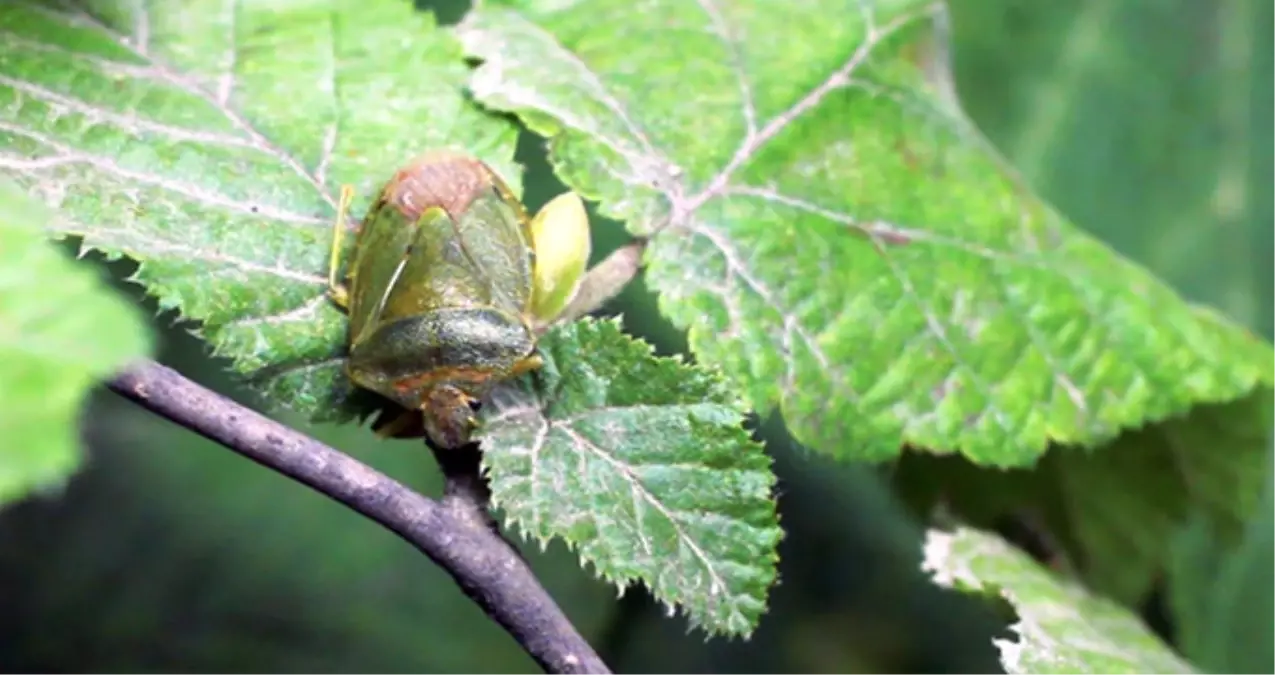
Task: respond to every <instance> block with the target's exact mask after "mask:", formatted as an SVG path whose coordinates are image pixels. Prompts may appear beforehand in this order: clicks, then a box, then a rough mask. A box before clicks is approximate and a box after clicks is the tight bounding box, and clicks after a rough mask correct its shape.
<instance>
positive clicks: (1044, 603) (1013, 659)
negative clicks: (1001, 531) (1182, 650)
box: [924, 528, 1194, 673]
mask: <svg viewBox="0 0 1275 675" xmlns="http://www.w3.org/2000/svg"><path fill="white" fill-rule="evenodd" d="M924 567H925V569H926V570H927V571H928V572H930V573H931V574H932V575H933V576H934V579H935V581H936V582H938V583H939V584H940V585H943V586H948V587H951V588H956V589H959V590H963V591H966V592H971V593H973V592H979V593H984V594H988V595H992V594H994V595H998V596H1000V597H1001V598H1004V599H1005V600H1006V601H1008V602H1009V604H1010V606H1011V607H1012V608H1013V609H1014V611H1015V612H1016V613H1017V615H1018V617H1017V621H1015V622H1014V623H1013V624H1011V626H1010V628H1011V629H1012V630H1013V632H1014V633H1015V634H1016V635H1015V637H1014V638H1011V639H996V640H994V642H995V644H996V647H997V648H998V649H999V650H1000V653H1001V662H1002V664H1003V665H1004V666H1005V670H1006V672H1009V673H1190V672H1194V671H1193V669H1192V668H1191V666H1190V665H1189V664H1187V663H1185V662H1184V661H1183V660H1182V659H1181V658H1179V657H1178V656H1177V655H1176V654H1174V653H1173V651H1172V650H1171V649H1170V648H1169V647H1168V646H1167V645H1165V644H1164V643H1163V642H1161V641H1160V640H1159V639H1158V638H1157V637H1156V636H1155V635H1154V634H1153V633H1152V632H1151V631H1150V630H1148V629H1147V627H1146V626H1145V625H1144V624H1143V623H1142V620H1141V619H1139V618H1138V616H1137V615H1135V614H1134V613H1132V612H1131V611H1129V610H1128V609H1127V608H1125V607H1122V606H1120V605H1118V604H1116V603H1114V602H1112V601H1110V600H1107V599H1104V598H1101V597H1098V596H1094V595H1092V594H1090V593H1089V592H1088V591H1086V590H1085V589H1084V588H1083V587H1081V586H1079V585H1077V584H1075V583H1074V582H1070V581H1065V580H1062V579H1059V578H1057V577H1055V576H1054V575H1052V574H1051V573H1050V572H1049V571H1047V570H1045V569H1044V568H1042V567H1040V566H1039V565H1038V564H1037V563H1036V562H1035V561H1033V560H1032V559H1031V558H1029V557H1028V556H1027V555H1026V554H1025V553H1023V552H1022V551H1020V550H1017V549H1015V548H1014V547H1012V546H1010V545H1009V544H1008V543H1006V542H1005V541H1003V540H1001V539H1000V538H999V537H996V536H995V535H992V534H988V533H985V532H981V531H979V530H973V529H968V528H959V529H957V530H956V531H954V532H942V531H938V530H931V531H930V532H929V534H928V535H927V539H926V544H925V562H924Z"/></svg>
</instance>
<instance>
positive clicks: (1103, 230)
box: [0, 0, 1275, 672]
mask: <svg viewBox="0 0 1275 675" xmlns="http://www.w3.org/2000/svg"><path fill="white" fill-rule="evenodd" d="M437 9H438V10H439V15H440V18H442V19H443V20H444V21H454V20H455V19H457V18H458V17H459V16H460V15H461V13H462V11H463V8H462V7H461V6H460V5H459V4H458V3H448V4H447V5H446V6H439V7H437ZM1272 13H1273V10H1272V3H1270V2H1269V0H1226V1H1219V2H1209V3H1204V2H1197V1H1194V0H1154V1H1153V0H1088V1H1081V2H1073V3H1047V2H1041V1H1040V0H957V1H956V2H953V3H952V41H953V47H954V53H953V60H954V66H955V70H956V84H957V89H958V92H959V95H960V97H961V100H962V103H963V105H964V107H965V108H966V110H967V111H968V112H969V113H970V115H971V116H972V117H974V119H975V120H976V121H977V122H978V123H979V125H980V126H981V127H982V128H983V130H984V131H985V133H986V134H987V135H988V136H989V137H990V138H991V139H992V140H993V141H994V142H995V143H996V144H997V145H998V146H999V147H1000V148H1001V149H1002V151H1003V152H1004V153H1005V154H1006V155H1007V156H1008V157H1009V158H1010V159H1011V160H1012V161H1013V162H1014V163H1015V164H1016V165H1017V166H1018V167H1019V168H1020V170H1021V171H1022V173H1023V174H1024V176H1025V177H1026V178H1027V179H1028V180H1029V181H1030V182H1031V183H1033V184H1034V185H1035V186H1036V188H1037V189H1038V190H1039V191H1040V192H1041V193H1042V194H1043V195H1044V197H1045V198H1047V199H1049V200H1050V201H1052V202H1053V203H1054V204H1055V205H1056V206H1057V207H1058V208H1059V209H1061V210H1062V211H1063V212H1064V213H1066V214H1067V215H1068V216H1070V217H1071V218H1072V219H1073V220H1074V221H1076V222H1077V223H1078V224H1079V225H1081V226H1082V227H1085V228H1087V229H1089V230H1090V231H1092V232H1094V233H1095V234H1097V235H1098V236H1101V237H1102V238H1104V239H1105V240H1106V241H1108V242H1110V243H1111V244H1112V245H1113V246H1115V247H1116V248H1117V249H1118V250H1120V251H1121V252H1122V253H1123V254H1125V255H1127V256H1129V257H1132V258H1135V259H1137V260H1139V261H1141V262H1143V263H1144V264H1146V265H1148V266H1149V267H1151V268H1152V269H1154V270H1155V271H1156V272H1158V273H1159V274H1161V275H1162V276H1164V277H1165V278H1167V279H1168V280H1169V281H1170V282H1172V283H1174V284H1175V285H1176V286H1177V287H1178V288H1179V289H1180V290H1181V291H1182V292H1183V293H1184V294H1186V295H1187V296H1188V297H1190V298H1192V299H1194V300H1198V301H1200V302H1206V303H1210V304H1213V305H1216V306H1217V307H1219V308H1221V309H1222V310H1223V311H1224V312H1226V313H1227V314H1229V315H1230V316H1232V317H1234V318H1235V319H1237V320H1239V321H1241V322H1243V323H1245V324H1247V325H1248V326H1250V327H1252V328H1253V329H1254V330H1255V331H1257V332H1259V333H1261V334H1263V335H1265V336H1267V337H1270V336H1271V334H1272V325H1271V324H1272V284H1271V282H1272V275H1273V274H1275V270H1273V269H1272V248H1273V247H1275V236H1273V232H1275V230H1273V228H1272V223H1273V221H1275V207H1273V205H1272V194H1271V188H1272V184H1273V183H1275V178H1273V176H1272V159H1273V158H1272V142H1273V141H1272V109H1271V108H1272V96H1273V93H1272V79H1273V77H1275V69H1273V67H1272V46H1273V42H1272V35H1271V27H1272V23H1273V22H1275V16H1272ZM519 152H520V158H521V159H522V160H523V161H524V162H525V163H526V164H527V166H528V167H529V171H528V174H527V175H528V181H527V188H526V193H527V202H528V204H529V206H532V207H536V206H539V204H541V203H543V202H544V201H546V200H547V199H548V198H549V197H551V196H552V195H554V194H556V193H557V192H558V191H560V190H561V189H562V187H561V186H560V185H559V184H558V183H557V182H556V181H555V180H554V178H553V177H552V175H551V173H550V171H549V170H548V168H547V165H546V163H545V159H544V154H543V144H542V142H541V141H540V140H539V139H537V138H534V137H530V136H524V137H523V139H522V145H521V146H520V150H519ZM595 237H596V239H595V251H596V255H597V256H599V257H600V256H602V255H605V253H606V252H607V251H609V250H611V249H612V248H614V247H615V246H617V245H619V244H620V243H622V242H623V235H622V234H621V230H620V228H619V227H618V226H615V225H614V224H610V223H599V225H598V226H597V228H596V230H595ZM107 269H109V270H110V272H111V274H113V275H114V276H115V278H116V279H122V278H123V277H124V276H126V275H127V274H128V272H129V271H130V268H129V265H127V264H117V265H111V266H107ZM120 287H121V288H125V289H126V291H127V292H128V293H130V294H131V296H132V297H134V298H136V299H137V301H138V302H139V303H142V304H144V305H146V306H147V307H150V308H152V309H153V304H150V303H148V302H146V300H145V299H144V298H143V297H142V296H141V294H140V293H139V292H138V291H137V289H135V288H128V287H125V286H123V285H122V284H120ZM610 311H612V312H614V313H620V314H623V316H624V318H625V322H626V325H627V327H628V328H629V330H630V331H632V332H633V333H635V334H637V335H640V336H642V337H644V338H646V339H647V340H650V341H651V342H653V343H655V344H656V345H657V346H658V348H659V349H660V350H661V351H664V352H673V351H679V350H682V349H683V347H684V343H683V338H682V336H681V335H680V334H679V333H678V332H677V331H675V330H674V329H672V328H671V327H670V326H669V325H668V324H667V323H665V322H664V321H663V320H662V319H661V318H660V317H659V316H658V315H657V314H656V312H655V308H654V302H653V298H652V297H651V296H650V295H649V294H648V293H647V292H646V290H645V289H644V288H642V287H641V284H634V285H633V286H632V287H631V288H630V289H628V290H627V291H626V292H625V293H624V295H623V296H621V298H620V299H619V300H618V301H617V302H615V303H614V304H613V305H612V306H611V307H610ZM153 313H154V312H152V314H153ZM173 318H174V317H173V316H171V315H168V314H165V315H160V316H158V317H156V320H155V325H156V327H157V330H158V331H160V332H161V334H162V336H163V348H162V353H161V355H160V356H161V360H162V361H164V362H165V363H168V364H169V365H172V366H174V367H176V368H178V369H179V370H181V371H182V372H184V373H187V374H189V375H190V376H192V377H194V378H195V379H197V380H198V381H200V382H202V383H204V384H207V385H210V386H213V387H215V388H217V389H218V390H220V391H223V392H226V393H229V394H230V395H232V396H235V397H236V398H239V399H240V400H243V401H245V402H247V403H249V404H251V403H252V401H251V398H250V397H249V396H248V395H246V394H245V393H244V392H243V391H242V390H241V389H238V388H236V387H235V386H234V385H233V384H232V383H231V381H230V379H229V378H228V377H227V376H226V375H225V374H224V373H223V367H224V364H222V363H219V362H217V361H215V360H211V359H209V358H207V356H206V355H205V352H204V349H203V347H202V346H201V345H200V343H199V342H198V341H197V340H195V339H194V338H192V337H190V336H189V335H188V334H187V332H186V331H187V328H188V327H187V326H184V325H180V324H179V325H177V326H172V325H171V324H172V323H173ZM288 421H291V422H294V423H295V422H296V420H288ZM298 426H302V428H304V429H306V430H307V431H308V432H309V433H312V434H313V435H315V436H317V437H319V438H321V439H323V440H324V441H326V442H328V443H331V444H333V445H335V446H336V447H339V448H342V449H343V450H345V451H347V452H350V453H352V454H354V455H355V456H357V457H359V458H360V459H362V460H364V461H366V462H368V463H370V464H372V465H374V466H376V467H378V468H380V469H381V470H383V471H386V472H388V473H390V474H392V475H394V476H396V477H398V478H399V479H400V480H404V481H405V482H408V483H410V484H412V485H415V486H417V487H419V488H420V489H422V490H424V491H426V492H427V493H428V492H434V491H436V489H437V487H438V479H437V475H436V471H435V469H434V468H433V466H432V465H431V461H432V460H431V459H430V458H429V456H428V454H427V453H425V452H422V451H421V448H419V447H417V446H414V445H413V444H412V443H407V442H394V443H384V442H374V441H373V440H372V439H371V436H370V434H369V433H368V432H367V431H366V430H362V429H355V428H349V427H345V428H336V427H305V426H304V425H298ZM758 431H759V434H760V435H761V436H762V437H763V438H764V439H765V440H766V441H767V444H768V448H769V450H770V452H771V453H772V455H773V456H774V457H775V458H776V470H777V472H778V474H779V476H780V481H781V484H780V490H781V492H780V496H781V499H780V506H781V511H782V519H783V524H784V526H785V528H786V529H787V532H788V536H787V539H786V540H785V541H784V543H783V545H782V549H781V555H782V563H781V568H780V572H781V580H780V585H779V586H778V587H777V588H776V589H775V591H774V593H773V595H772V607H771V611H770V613H769V614H768V615H767V616H766V617H765V618H764V620H763V623H762V627H761V629H760V630H759V631H758V633H757V634H756V635H755V636H754V638H753V640H752V641H750V642H748V643H743V642H739V641H727V640H712V641H705V640H704V638H703V636H701V635H699V634H688V633H687V624H686V623H685V622H684V621H683V620H682V619H680V618H672V619H670V618H667V617H665V616H664V614H663V612H662V610H660V609H659V608H658V607H656V606H655V605H653V604H652V603H651V602H649V600H648V599H647V598H646V597H645V596H644V595H643V594H641V593H630V594H628V595H627V596H626V597H624V598H623V599H619V600H617V599H616V595H615V592H614V591H613V590H612V589H611V588H609V587H608V586H606V585H604V584H602V583H601V582H598V581H596V580H595V579H593V578H592V576H591V575H590V574H589V573H586V572H583V571H581V570H580V569H579V567H578V565H577V564H576V562H575V559H574V557H573V556H572V555H570V554H569V553H567V552H566V551H565V550H564V549H563V548H562V547H561V546H557V545H555V546H551V547H550V548H549V549H548V551H546V552H543V553H541V552H540V550H539V548H538V547H536V546H528V547H527V550H528V551H529V555H530V556H531V557H532V559H533V563H534V565H535V567H536V568H537V570H538V571H539V572H540V573H541V575H542V579H543V581H544V582H545V584H546V586H547V587H548V588H549V590H550V592H551V593H552V594H553V595H554V596H555V597H556V598H557V599H558V600H559V602H560V603H561V604H562V605H563V607H564V609H565V610H566V611H567V612H568V614H570V615H571V617H572V618H573V619H574V620H575V621H576V622H577V625H578V626H579V627H580V629H581V630H582V631H583V632H584V633H585V635H586V637H588V638H589V639H590V640H591V641H592V642H593V644H594V645H595V646H596V647H597V648H598V649H599V651H600V652H601V653H602V656H603V658H604V659H606V660H607V661H608V662H609V663H610V664H612V666H613V667H614V668H615V669H616V670H618V671H633V672H688V671H689V672H812V671H813V672H993V671H994V670H995V669H996V668H997V666H996V658H995V653H994V651H993V649H992V647H991V644H990V642H989V639H988V638H989V636H990V635H992V634H993V633H996V632H998V631H1000V630H1002V629H1003V626H1004V622H1003V618H1001V617H998V616H997V615H996V614H994V613H993V611H992V610H991V609H990V608H988V607H986V606H983V605H981V604H979V603H977V602H975V601H973V600H971V599H969V598H966V597H963V596H958V595H955V594H951V593H946V592H942V591H940V590H938V589H937V588H934V587H933V586H931V585H930V584H929V583H928V582H926V581H925V579H924V578H923V577H922V576H921V574H920V572H919V571H918V566H919V555H920V554H919V548H918V545H919V537H920V533H921V529H920V527H919V526H918V525H917V524H916V523H914V522H911V521H909V520H908V519H907V518H906V517H905V516H903V515H902V513H901V511H900V510H899V509H898V508H897V506H896V505H895V504H894V503H893V502H892V501H891V498H890V495H889V494H888V493H887V492H886V491H885V488H884V487H883V483H882V482H881V480H880V479H879V477H878V476H877V475H876V474H875V473H874V472H873V471H872V470H870V469H867V468H855V467H846V466H838V465H834V464H832V463H830V462H828V461H827V460H824V459H822V458H819V457H816V456H812V455H811V454H809V453H807V452H805V451H803V450H801V449H800V448H798V447H796V446H795V445H794V444H793V443H792V442H791V441H790V439H789V438H788V437H787V436H786V434H785V432H784V429H783V426H782V424H781V423H780V422H779V421H778V420H776V419H767V420H763V421H762V422H761V423H760V424H759V429H758ZM83 434H84V439H85V442H86V445H87V447H88V448H89V449H88V453H87V454H88V459H87V461H86V465H85V468H84V470H83V471H81V472H80V473H79V474H78V475H76V476H75V477H74V478H73V479H72V480H71V481H69V483H68V484H66V485H65V486H63V487H62V488H61V489H59V490H52V491H48V492H46V493H44V494H41V495H37V496H33V497H32V498H30V499H28V500H27V501H25V502H23V503H21V504H18V505H15V506H13V507H11V508H9V509H7V510H6V511H5V512H4V513H2V514H0V671H5V672H15V671H28V672H30V671H36V672H95V671H96V672H101V671H134V672H136V671H146V672H149V671H169V672H178V671H181V672H203V671H219V672H226V671H228V672H244V671H254V672H293V671H296V672H301V671H306V672H316V671H317V672H355V671H358V672H377V671H393V672H408V671H411V672H510V671H528V670H534V664H533V663H531V662H530V660H528V659H527V658H526V657H525V656H523V655H522V654H521V653H520V651H519V650H518V649H517V647H516V646H515V645H514V644H513V643H512V642H511V640H509V639H508V638H507V637H506V636H505V635H504V633H503V632H501V631H500V630H499V629H498V628H496V627H495V626H494V625H492V624H491V623H490V622H489V621H487V620H486V618H485V617H484V616H483V615H482V614H481V613H480V612H479V611H478V610H477V609H476V608H475V607H473V606H472V605H471V604H470V603H469V602H468V601H467V600H466V599H465V598H464V597H463V596H462V595H461V594H460V592H459V591H458V590H457V589H456V588H455V587H454V585H453V584H452V582H451V581H450V579H449V578H447V577H446V576H445V575H444V574H443V573H442V572H440V571H438V570H437V569H435V568H434V567H433V565H432V563H430V561H429V560H427V559H425V558H423V557H422V556H420V555H419V554H418V553H416V552H415V551H414V550H412V549H410V548H409V547H408V546H407V545H406V544H403V543H402V542H401V541H399V540H398V539H397V538H395V537H394V536H393V535H391V534H389V533H387V532H384V531H382V530H381V529H379V528H378V527H376V526H374V525H372V524H371V523H369V522H367V521H364V520H363V519H361V518H360V517H357V516H355V515H353V514H351V513H349V512H347V511H346V510H345V509H343V508H341V507H339V506H337V505H335V504H334V503H331V502H329V501H327V500H326V499H325V498H323V497H320V496H318V495H317V494H314V493H312V492H310V491H309V490H307V489H305V488H302V487H300V486H297V485H295V484H292V483H291V482H289V481H287V480H285V479H283V478H281V477H279V476H276V475H274V474H272V473H270V472H268V471H265V470H263V469H261V468H260V467H258V466H256V465H254V464H251V463H249V462H247V461H245V460H243V459H240V458H239V457H238V456H236V455H234V454H232V453H229V452H226V451H225V450H224V449H222V448H220V447H217V446H215V445H213V444H210V443H208V442H206V441H203V440H202V439H199V438H197V437H195V436H194V435H192V434H190V433H188V432H186V431H184V430H182V429H179V428H177V427H175V426H173V425H171V424H168V423H167V422H164V421H162V420H160V419H158V418H155V417H153V416H151V415H149V414H148V413H146V412H144V411H142V410H140V409H137V408H135V407H133V406H132V405H130V404H128V403H126V402H124V401H122V400H120V399H118V398H116V397H115V396H113V395H111V394H109V393H105V392H102V393H99V394H98V395H96V396H95V397H94V399H93V401H92V404H91V405H90V406H89V407H88V409H87V410H86V411H85V413H84V417H83ZM1261 583H1264V584H1265V586H1264V587H1261V588H1256V589H1251V590H1252V592H1253V593H1255V594H1262V593H1264V594H1265V595H1268V596H1269V595H1271V592H1272V589H1271V587H1270V586H1271V579H1270V576H1269V574H1267V575H1265V576H1262V577H1261ZM1264 611H1269V610H1264ZM1259 625H1261V624H1259ZM1266 625H1269V624H1266ZM1235 639H1247V640H1249V643H1247V644H1243V645H1233V647H1234V648H1235V649H1247V650H1249V651H1254V650H1256V653H1263V654H1264V653H1269V651H1270V650H1271V641H1270V634H1269V631H1267V632H1265V633H1264V634H1263V633H1260V632H1256V631H1255V632H1253V633H1252V634H1251V635H1250V636H1249V637H1247V638H1245V637H1244V636H1243V635H1237V636H1236V638H1235ZM1258 643H1260V644H1258ZM1222 649H1223V651H1225V650H1226V648H1225V647H1223V648H1222ZM1263 658H1266V657H1262V658H1259V659H1258V662H1259V663H1260V662H1261V661H1262V659H1263ZM1268 668H1269V666H1268ZM1267 672H1269V670H1268V671H1267Z"/></svg>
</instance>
